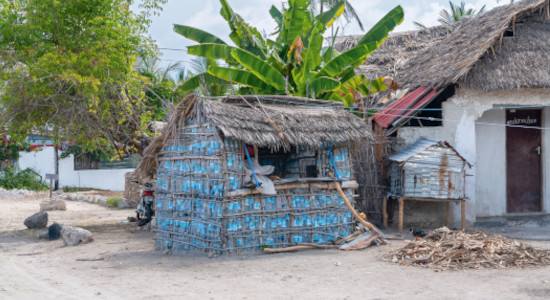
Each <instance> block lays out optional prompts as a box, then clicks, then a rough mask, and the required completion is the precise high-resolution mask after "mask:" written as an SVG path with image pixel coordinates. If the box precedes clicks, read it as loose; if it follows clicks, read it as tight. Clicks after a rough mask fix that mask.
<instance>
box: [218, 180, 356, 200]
mask: <svg viewBox="0 0 550 300" xmlns="http://www.w3.org/2000/svg"><path fill="white" fill-rule="evenodd" d="M310 184H311V188H312V189H314V190H334V189H336V187H335V185H334V183H333V182H321V183H318V182H315V183H307V182H306V183H299V184H275V189H276V190H278V191H279V190H289V189H308V188H309V186H310ZM358 187H359V184H358V183H357V181H355V180H350V181H344V182H342V188H345V189H356V188H358ZM259 193H260V192H258V190H257V189H256V188H254V189H246V188H245V189H238V190H236V191H231V192H228V193H227V195H226V197H239V196H246V195H251V194H259Z"/></svg>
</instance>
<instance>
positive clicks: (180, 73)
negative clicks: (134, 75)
mask: <svg viewBox="0 0 550 300" xmlns="http://www.w3.org/2000/svg"><path fill="white" fill-rule="evenodd" d="M160 62H161V60H160V59H159V58H158V57H156V56H141V57H140V62H139V66H138V68H137V71H138V73H139V74H140V75H141V76H144V77H146V78H147V79H148V82H147V83H146V84H145V89H146V90H145V96H146V102H145V103H146V105H147V106H148V108H149V111H150V113H151V116H152V118H153V119H154V120H157V121H162V120H166V116H167V112H168V111H169V109H170V107H171V103H173V102H174V101H177V98H179V97H177V87H178V84H180V83H181V82H183V81H185V79H186V78H187V76H188V72H186V70H185V68H184V67H183V66H182V65H181V64H180V63H170V64H169V65H167V66H165V67H163V66H162V65H161V63H160ZM174 75H175V76H174Z"/></svg>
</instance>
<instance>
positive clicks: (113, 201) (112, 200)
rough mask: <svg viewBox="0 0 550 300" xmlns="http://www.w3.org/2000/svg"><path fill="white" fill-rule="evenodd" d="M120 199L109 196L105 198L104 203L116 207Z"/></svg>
mask: <svg viewBox="0 0 550 300" xmlns="http://www.w3.org/2000/svg"><path fill="white" fill-rule="evenodd" d="M120 200H122V199H120V198H118V197H109V198H107V200H105V205H107V207H118V203H119V201H120Z"/></svg>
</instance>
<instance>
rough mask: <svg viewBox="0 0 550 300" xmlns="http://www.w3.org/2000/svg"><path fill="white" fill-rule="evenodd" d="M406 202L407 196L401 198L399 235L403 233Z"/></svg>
mask: <svg viewBox="0 0 550 300" xmlns="http://www.w3.org/2000/svg"><path fill="white" fill-rule="evenodd" d="M404 204H405V198H404V197H400V198H399V229H398V230H399V231H398V232H399V235H403V208H404Z"/></svg>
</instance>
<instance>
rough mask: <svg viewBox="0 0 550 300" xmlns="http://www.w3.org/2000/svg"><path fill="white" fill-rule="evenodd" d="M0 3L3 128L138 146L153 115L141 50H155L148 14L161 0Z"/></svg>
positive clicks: (17, 133) (89, 144)
mask: <svg viewBox="0 0 550 300" xmlns="http://www.w3.org/2000/svg"><path fill="white" fill-rule="evenodd" d="M134 2H135V1H134V0H128V1H119V0H71V1H57V0H55V1H44V0H0V61H1V63H0V87H1V89H2V91H1V93H0V106H1V107H2V111H1V112H0V125H2V126H4V127H5V128H6V129H7V131H8V133H9V134H10V136H12V137H14V138H15V139H16V140H20V141H21V140H24V139H25V138H26V137H27V136H29V135H30V134H31V132H32V133H34V134H36V133H39V134H43V135H46V136H49V137H51V138H52V139H53V140H54V141H56V142H59V141H63V140H73V139H76V140H77V142H78V143H79V144H81V145H83V146H84V147H86V148H90V149H93V148H96V147H97V146H103V145H107V144H111V143H112V142H114V141H118V142H121V143H123V144H126V145H129V146H131V147H140V145H141V143H140V138H142V137H143V136H145V135H147V134H149V132H148V131H147V128H146V127H147V121H148V120H149V119H150V118H151V117H150V115H149V113H148V112H147V109H146V106H145V105H144V100H145V99H146V98H145V93H144V88H143V87H144V82H145V81H146V79H145V78H144V77H143V76H140V75H139V74H138V73H136V70H135V67H134V66H135V63H136V59H137V56H138V55H139V54H147V55H154V54H155V53H156V50H155V46H154V44H153V41H152V40H151V39H150V38H148V37H147V36H146V34H147V30H148V26H149V24H150V17H151V15H152V14H154V13H155V12H156V11H158V9H160V5H161V4H162V3H164V2H166V0H143V1H141V12H140V13H134V12H133V11H131V10H130V5H132V4H133V3H134Z"/></svg>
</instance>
